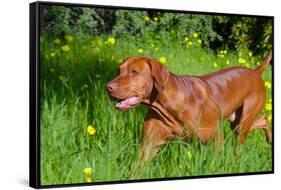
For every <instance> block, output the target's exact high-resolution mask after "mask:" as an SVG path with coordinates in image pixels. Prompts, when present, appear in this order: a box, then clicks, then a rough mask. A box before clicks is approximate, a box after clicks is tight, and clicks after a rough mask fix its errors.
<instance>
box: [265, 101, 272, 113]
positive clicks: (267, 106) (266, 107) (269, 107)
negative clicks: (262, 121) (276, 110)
mask: <svg viewBox="0 0 281 190" xmlns="http://www.w3.org/2000/svg"><path fill="white" fill-rule="evenodd" d="M265 109H266V110H268V111H271V110H272V104H271V103H267V104H265Z"/></svg>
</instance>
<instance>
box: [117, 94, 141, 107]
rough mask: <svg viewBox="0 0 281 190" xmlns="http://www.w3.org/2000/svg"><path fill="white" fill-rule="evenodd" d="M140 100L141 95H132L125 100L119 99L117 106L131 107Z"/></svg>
mask: <svg viewBox="0 0 281 190" xmlns="http://www.w3.org/2000/svg"><path fill="white" fill-rule="evenodd" d="M139 102H140V97H138V96H131V97H129V98H126V99H124V100H118V101H117V103H116V105H115V106H116V108H118V109H121V110H127V109H130V108H132V107H134V106H136V105H137V104H138V103H139Z"/></svg>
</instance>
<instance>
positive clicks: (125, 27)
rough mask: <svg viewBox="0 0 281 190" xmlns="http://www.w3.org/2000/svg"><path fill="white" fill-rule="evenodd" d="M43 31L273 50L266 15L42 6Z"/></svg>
mask: <svg viewBox="0 0 281 190" xmlns="http://www.w3.org/2000/svg"><path fill="white" fill-rule="evenodd" d="M40 18H41V32H44V33H49V34H50V35H52V36H63V35H65V34H78V35H85V34H86V35H96V34H107V35H113V36H132V37H135V39H136V40H138V41H146V42H149V41H154V42H155V41H157V40H158V41H161V42H162V41H164V42H165V41H166V42H167V43H168V41H178V42H181V43H187V42H188V41H189V39H190V38H192V37H195V38H197V37H198V40H199V41H198V43H200V44H202V45H204V46H206V47H209V48H212V49H216V50H219V49H232V50H245V51H248V50H251V51H253V52H254V53H257V54H260V53H264V54H265V53H268V52H269V51H271V49H272V45H271V44H272V19H268V18H266V17H238V16H210V15H203V14H184V13H167V12H159V11H137V10H135V11H133V10H121V9H119V10H114V9H103V8H86V7H65V6H41V17H40Z"/></svg>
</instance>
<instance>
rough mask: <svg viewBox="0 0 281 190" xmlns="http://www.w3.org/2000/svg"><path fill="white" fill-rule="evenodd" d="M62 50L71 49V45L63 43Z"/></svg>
mask: <svg viewBox="0 0 281 190" xmlns="http://www.w3.org/2000/svg"><path fill="white" fill-rule="evenodd" d="M61 49H62V51H69V50H70V47H69V46H68V45H63V46H62V47H61Z"/></svg>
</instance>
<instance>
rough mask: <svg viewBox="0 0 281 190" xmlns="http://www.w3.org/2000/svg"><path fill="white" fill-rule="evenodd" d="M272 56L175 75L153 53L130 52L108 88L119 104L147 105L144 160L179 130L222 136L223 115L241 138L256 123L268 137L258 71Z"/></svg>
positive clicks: (187, 133)
mask: <svg viewBox="0 0 281 190" xmlns="http://www.w3.org/2000/svg"><path fill="white" fill-rule="evenodd" d="M270 60H271V55H269V56H267V57H266V59H265V60H264V62H263V64H261V65H260V66H258V67H257V68H256V69H249V68H245V67H231V68H226V69H222V70H219V71H217V72H214V73H211V74H207V75H204V76H201V77H197V76H177V75H175V74H173V73H171V72H169V71H168V70H167V69H166V68H165V66H163V65H162V64H160V63H159V62H158V61H156V60H154V59H150V58H147V57H132V58H128V59H126V60H125V61H124V62H123V63H122V64H121V66H120V74H119V76H117V77H116V78H115V79H114V80H112V81H110V82H109V83H108V84H107V89H108V92H109V94H110V96H111V97H113V98H115V99H117V100H119V102H117V104H116V107H117V108H118V109H120V110H127V109H130V108H133V107H135V106H136V105H138V104H140V103H143V104H146V105H149V106H150V110H149V113H148V115H147V116H146V119H145V122H144V130H143V136H142V149H141V156H142V158H143V159H144V160H148V159H149V158H150V154H151V155H152V157H153V156H155V155H156V153H157V151H158V149H159V146H160V145H162V144H164V143H167V142H168V141H170V140H173V139H175V138H176V137H177V136H178V137H186V138H189V139H191V138H192V137H194V136H197V137H198V138H199V139H200V141H201V142H206V141H207V140H213V139H214V138H217V140H218V141H219V142H221V141H222V131H221V130H217V125H218V123H219V122H220V121H221V119H228V120H230V124H231V128H232V129H233V130H234V131H235V133H236V134H237V135H238V137H239V142H240V143H241V144H242V143H243V142H244V141H245V139H246V137H247V135H248V133H249V132H250V131H251V130H253V129H255V128H263V129H264V131H265V134H266V138H267V141H268V142H269V143H271V131H270V127H269V125H268V122H267V118H266V117H265V116H261V117H260V118H259V119H257V117H258V115H259V113H260V112H261V110H262V108H263V106H264V103H265V98H266V93H265V87H264V83H263V81H262V78H261V73H262V72H263V70H264V69H265V68H266V66H267V65H268V64H269V62H270Z"/></svg>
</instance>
